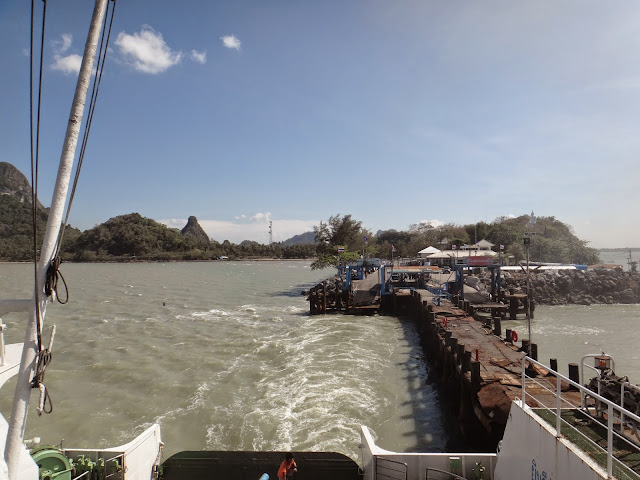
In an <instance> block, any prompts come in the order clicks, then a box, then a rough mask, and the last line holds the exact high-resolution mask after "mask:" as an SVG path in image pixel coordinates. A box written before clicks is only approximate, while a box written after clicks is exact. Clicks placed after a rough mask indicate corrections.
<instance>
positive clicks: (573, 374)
mask: <svg viewBox="0 0 640 480" xmlns="http://www.w3.org/2000/svg"><path fill="white" fill-rule="evenodd" d="M569 380H571V381H574V382H576V383H580V369H579V368H578V364H577V363H570V364H569ZM570 388H571V389H572V390H576V388H575V387H574V386H573V385H572V386H571V387H570Z"/></svg>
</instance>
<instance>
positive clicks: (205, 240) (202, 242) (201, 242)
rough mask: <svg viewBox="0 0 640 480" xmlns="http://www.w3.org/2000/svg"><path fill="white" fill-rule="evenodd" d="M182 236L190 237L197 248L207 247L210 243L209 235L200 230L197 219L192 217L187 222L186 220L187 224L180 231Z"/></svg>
mask: <svg viewBox="0 0 640 480" xmlns="http://www.w3.org/2000/svg"><path fill="white" fill-rule="evenodd" d="M182 234H183V235H185V236H189V237H192V238H193V239H194V240H195V241H196V244H197V245H198V246H199V247H208V246H209V244H210V243H211V240H209V235H207V233H206V232H205V231H204V230H203V229H202V227H201V226H200V224H199V223H198V219H197V218H196V217H194V216H193V215H192V216H190V217H189V220H187V224H186V225H185V227H184V228H183V229H182Z"/></svg>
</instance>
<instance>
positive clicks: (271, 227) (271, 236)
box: [269, 220, 273, 245]
mask: <svg viewBox="0 0 640 480" xmlns="http://www.w3.org/2000/svg"><path fill="white" fill-rule="evenodd" d="M272 243H273V221H271V220H269V245H271V244H272Z"/></svg>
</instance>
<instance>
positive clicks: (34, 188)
mask: <svg viewBox="0 0 640 480" xmlns="http://www.w3.org/2000/svg"><path fill="white" fill-rule="evenodd" d="M43 3H44V7H43V9H42V27H41V32H40V65H39V69H40V70H39V73H38V103H37V116H36V133H35V152H34V132H33V56H34V55H33V53H34V52H33V43H34V38H33V37H34V28H33V26H34V23H35V12H34V10H35V8H34V0H31V36H30V54H29V131H30V143H31V147H30V148H31V213H32V217H31V221H32V233H33V267H34V295H33V298H34V302H35V305H34V307H35V316H36V334H37V335H36V340H37V347H38V355H37V357H36V371H35V373H34V376H33V379H32V380H31V386H32V387H33V388H40V391H41V392H43V393H42V396H43V399H42V403H43V405H47V404H48V406H45V407H44V408H43V409H42V410H41V411H39V413H41V412H45V413H51V412H52V411H53V403H52V401H51V397H50V396H49V392H48V390H47V388H46V387H45V386H44V384H42V380H43V378H44V371H45V369H46V366H47V365H48V364H49V362H50V361H51V352H49V350H48V349H43V348H42V312H41V310H40V288H39V286H38V172H39V164H40V119H41V112H42V84H43V81H42V76H43V71H44V69H43V65H44V39H45V30H46V29H45V27H46V18H47V1H46V0H43Z"/></svg>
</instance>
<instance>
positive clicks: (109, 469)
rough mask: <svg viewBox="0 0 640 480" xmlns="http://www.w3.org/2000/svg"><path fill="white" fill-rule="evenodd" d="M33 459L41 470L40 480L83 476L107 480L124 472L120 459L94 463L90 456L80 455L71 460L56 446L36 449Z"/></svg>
mask: <svg viewBox="0 0 640 480" xmlns="http://www.w3.org/2000/svg"><path fill="white" fill-rule="evenodd" d="M31 457H32V458H33V460H34V462H36V464H37V465H38V468H39V469H40V480H71V479H72V478H74V477H78V476H81V475H83V474H84V475H83V477H82V478H83V479H86V480H105V479H106V478H107V477H111V478H114V477H112V476H113V474H115V473H121V472H122V464H121V462H120V460H119V459H118V458H112V459H108V460H106V461H105V459H104V458H98V459H97V460H96V461H95V462H94V461H92V460H91V458H89V456H88V455H78V456H77V457H76V458H75V459H73V460H71V459H69V458H67V456H66V455H65V454H64V452H63V451H62V450H61V449H59V448H58V447H54V446H44V447H39V448H35V449H33V450H31ZM115 478H118V477H115Z"/></svg>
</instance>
